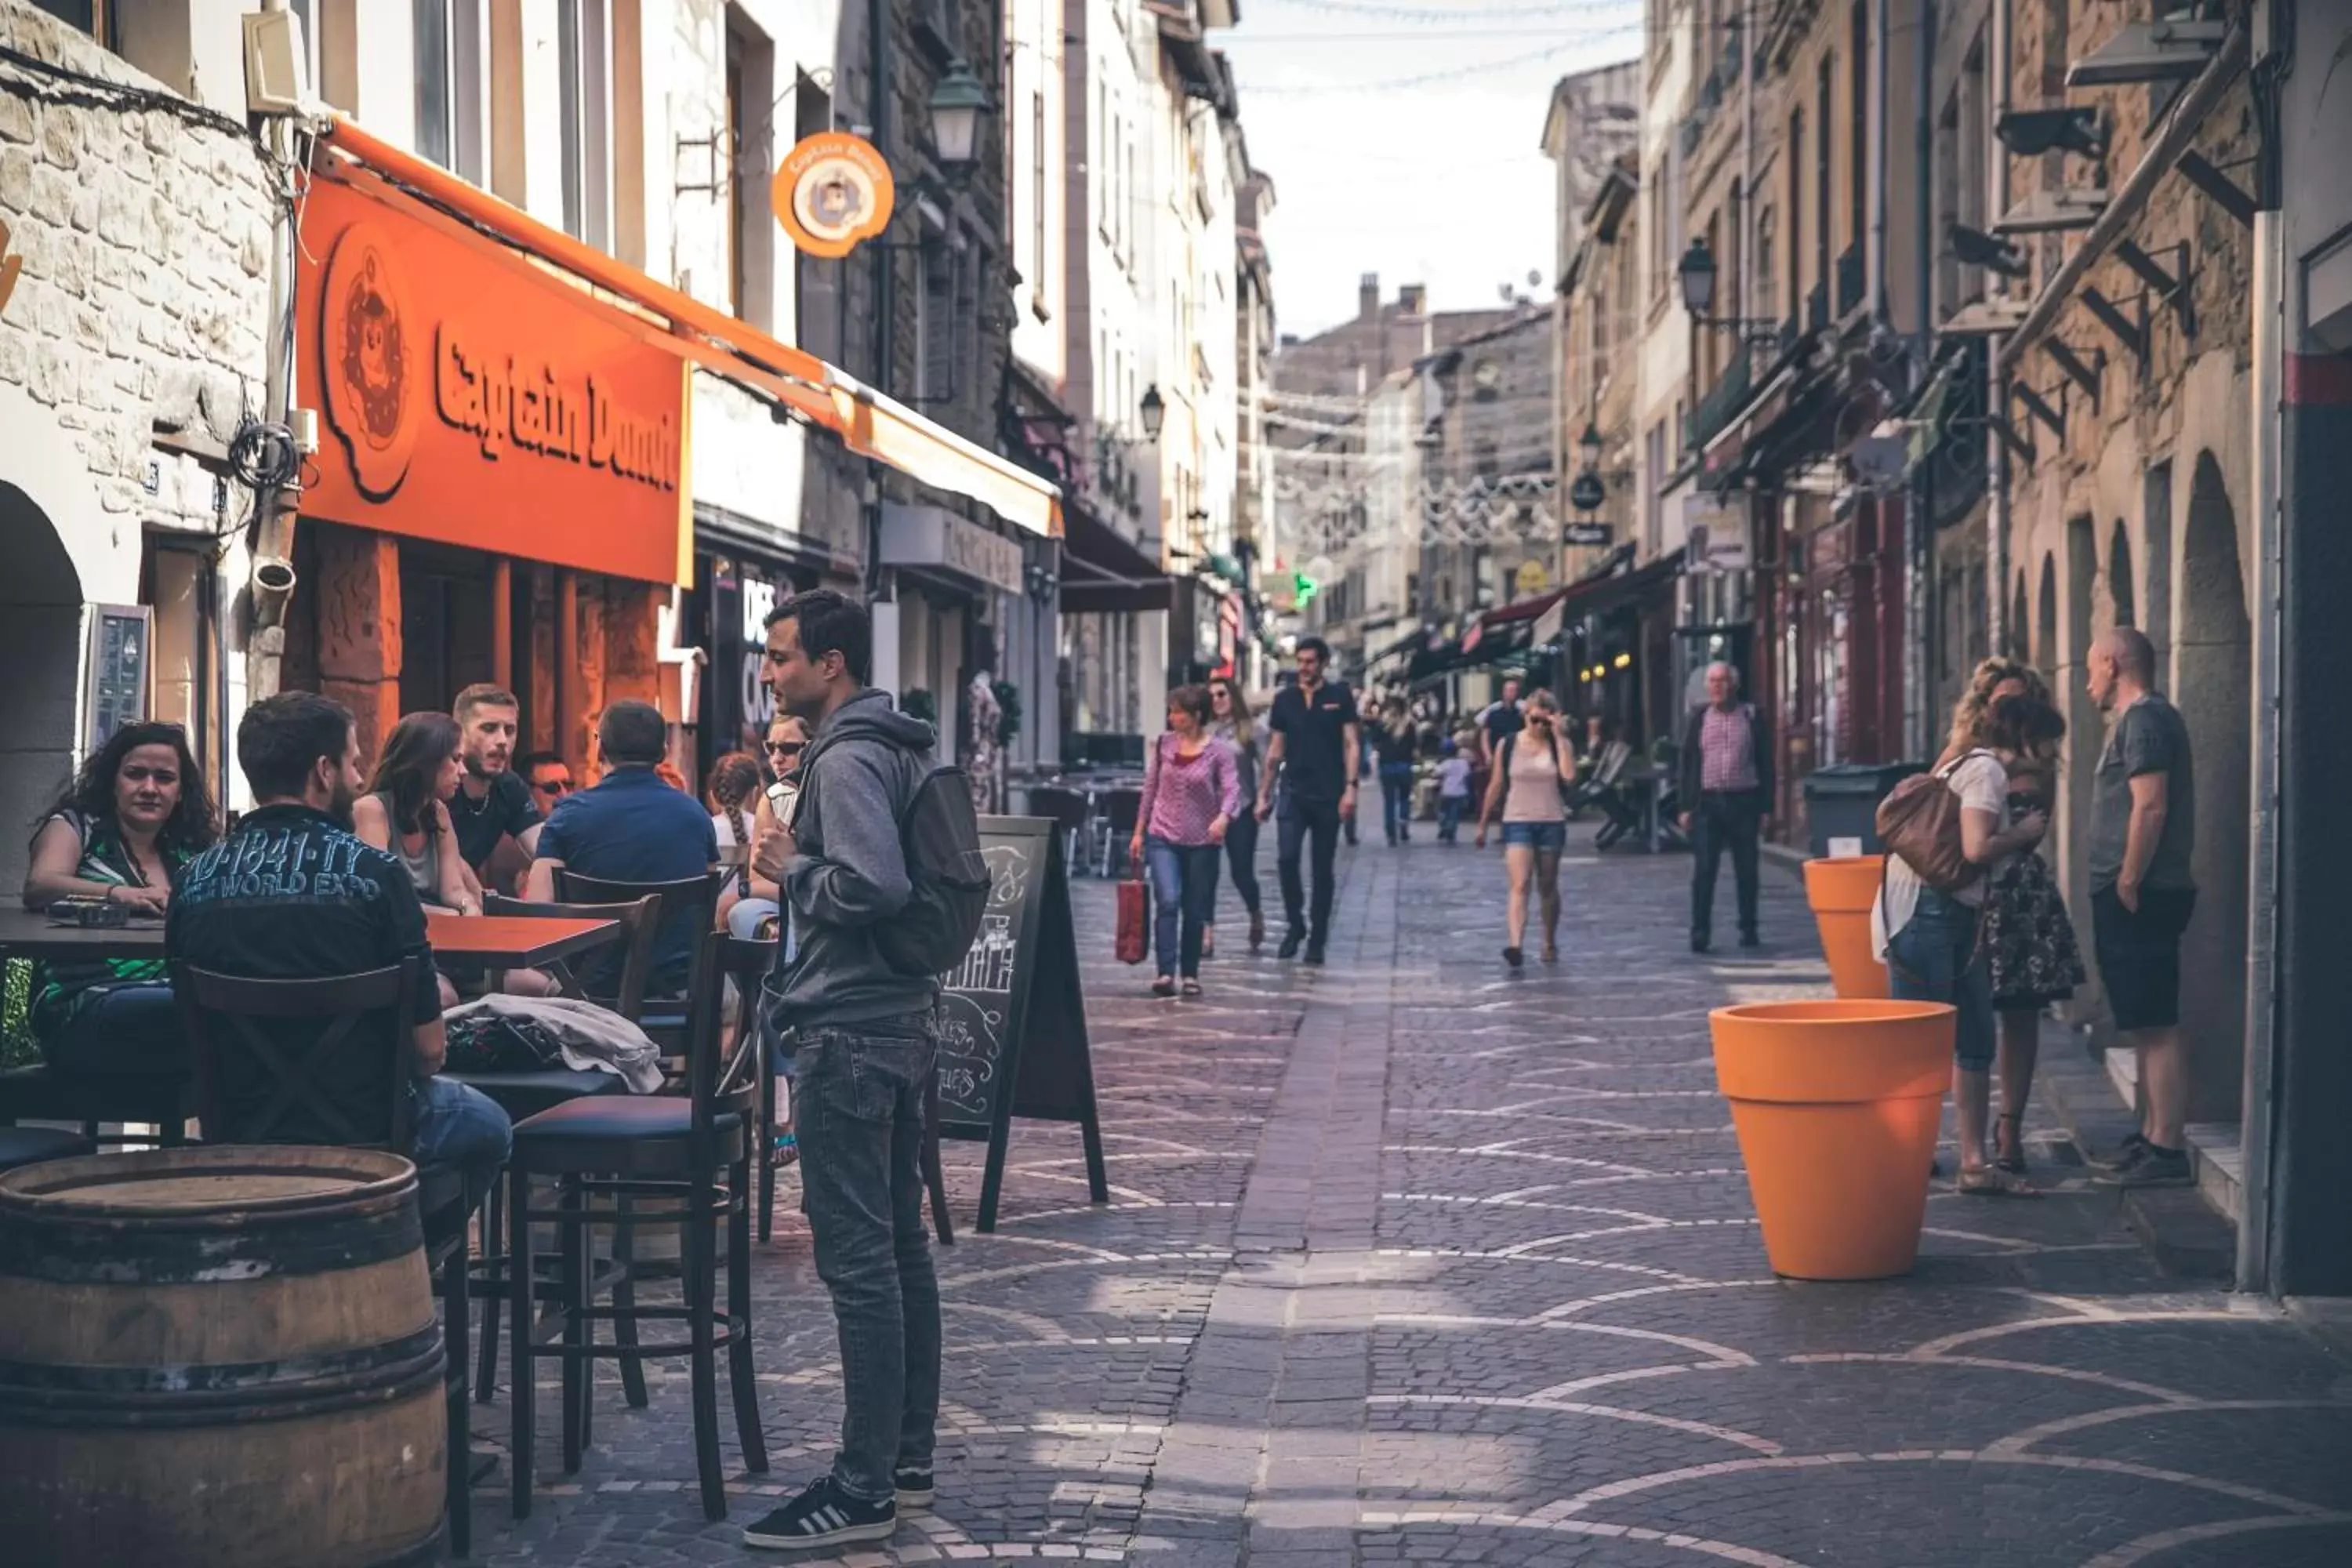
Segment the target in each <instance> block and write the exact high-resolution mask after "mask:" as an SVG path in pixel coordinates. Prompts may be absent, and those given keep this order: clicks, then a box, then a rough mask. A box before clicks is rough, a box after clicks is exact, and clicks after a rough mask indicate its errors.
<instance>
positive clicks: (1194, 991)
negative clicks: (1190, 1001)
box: [1177, 980, 1201, 996]
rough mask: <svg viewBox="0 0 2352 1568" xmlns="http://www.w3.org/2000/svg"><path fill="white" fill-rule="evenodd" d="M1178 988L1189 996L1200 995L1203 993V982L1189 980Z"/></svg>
mask: <svg viewBox="0 0 2352 1568" xmlns="http://www.w3.org/2000/svg"><path fill="white" fill-rule="evenodd" d="M1177 989H1178V990H1180V991H1181V992H1182V993H1183V994H1185V995H1187V996H1198V995H1199V994H1201V983H1200V982H1199V981H1197V980H1187V981H1185V982H1184V984H1182V985H1181V986H1179V987H1178V988H1177Z"/></svg>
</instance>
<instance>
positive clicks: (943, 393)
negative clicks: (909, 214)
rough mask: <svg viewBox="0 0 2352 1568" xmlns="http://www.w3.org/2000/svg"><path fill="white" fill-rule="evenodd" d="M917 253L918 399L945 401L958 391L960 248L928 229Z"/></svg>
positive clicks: (916, 342) (931, 401)
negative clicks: (919, 283)
mask: <svg viewBox="0 0 2352 1568" xmlns="http://www.w3.org/2000/svg"><path fill="white" fill-rule="evenodd" d="M918 255H919V259H920V265H921V270H922V293H921V296H920V298H919V300H917V303H916V310H915V371H916V378H917V384H916V401H917V402H919V403H945V402H947V401H948V400H949V399H950V398H952V397H953V396H955V395H956V384H955V373H956V360H957V357H958V356H957V353H956V332H955V308H956V293H957V285H956V268H957V266H958V264H959V262H960V261H961V247H958V246H956V245H954V244H952V243H951V242H950V240H949V238H948V237H947V236H946V235H944V234H939V233H927V234H926V235H924V237H923V246H922V249H921V250H920V251H919V253H918Z"/></svg>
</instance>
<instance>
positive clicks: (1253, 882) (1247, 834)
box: [1201, 675, 1265, 957]
mask: <svg viewBox="0 0 2352 1568" xmlns="http://www.w3.org/2000/svg"><path fill="white" fill-rule="evenodd" d="M1209 710H1210V713H1211V715H1212V717H1211V719H1210V721H1209V733H1210V734H1212V735H1214V736H1215V737H1216V738H1217V739H1218V740H1220V741H1223V742H1224V743H1225V744H1226V745H1228V746H1230V747H1232V748H1233V752H1234V773H1235V775H1236V776H1237V777H1238V778H1239V779H1240V780H1241V788H1242V799H1243V800H1244V801H1253V800H1255V799H1256V798H1257V771H1258V766H1259V764H1260V763H1262V762H1263V761H1264V760H1265V740H1264V738H1263V737H1261V736H1260V735H1259V734H1258V732H1257V724H1256V722H1255V720H1253V719H1252V718H1251V716H1250V706H1249V699H1248V698H1246V697H1244V696H1243V695H1242V688H1241V683H1240V682H1239V681H1237V680H1235V679H1234V678H1233V677H1232V676H1229V675H1220V676H1218V677H1217V678H1216V679H1213V680H1212V681H1210V682H1209ZM1225 866H1226V868H1227V869H1229V870H1230V871H1232V873H1233V877H1234V891H1235V892H1237V893H1239V894H1240V895H1241V896H1242V908H1244V909H1245V910H1248V911H1249V944H1250V951H1251V952H1256V951H1257V950H1258V949H1259V948H1261V947H1264V946H1265V900H1264V897H1263V895H1262V894H1261V893H1260V892H1259V891H1258V885H1257V816H1256V815H1255V813H1252V812H1247V811H1244V812H1240V813H1238V814H1236V815H1235V816H1234V819H1233V821H1231V822H1229V823H1227V824H1226V825H1225ZM1210 912H1211V914H1212V915H1213V914H1214V913H1215V911H1214V910H1211V911H1210ZM1216 951H1217V925H1216V921H1214V920H1213V919H1212V920H1211V921H1210V922H1209V924H1208V926H1207V928H1206V929H1205V930H1203V931H1202V932H1201V952H1202V956H1203V957H1206V956H1209V955H1211V954H1213V953H1214V952H1216Z"/></svg>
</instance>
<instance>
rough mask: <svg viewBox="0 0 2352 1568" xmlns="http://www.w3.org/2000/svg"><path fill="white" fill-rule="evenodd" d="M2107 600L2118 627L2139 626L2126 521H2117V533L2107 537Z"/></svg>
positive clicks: (2129, 538)
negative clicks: (2113, 612) (2125, 529)
mask: <svg viewBox="0 0 2352 1568" xmlns="http://www.w3.org/2000/svg"><path fill="white" fill-rule="evenodd" d="M2107 598H2108V601H2109V602H2110V603H2111V604H2112V605H2114V607H2115V612H2116V625H2117V626H2137V625H2139V610H2138V605H2137V601H2136V600H2135V599H2134V597H2133V595H2132V548H2131V535H2129V534H2128V533H2126V532H2125V531H2124V520H2123V519H2122V518H2117V519H2116V526H2115V531H2114V532H2112V533H2110V534H2109V535H2108V536H2107Z"/></svg>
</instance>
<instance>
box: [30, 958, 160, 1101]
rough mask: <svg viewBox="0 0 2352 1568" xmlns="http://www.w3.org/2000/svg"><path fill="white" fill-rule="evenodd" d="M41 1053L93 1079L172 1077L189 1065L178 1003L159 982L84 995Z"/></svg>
mask: <svg viewBox="0 0 2352 1568" xmlns="http://www.w3.org/2000/svg"><path fill="white" fill-rule="evenodd" d="M41 1054H42V1055H43V1056H44V1057H46V1058H47V1059H48V1063H49V1065H50V1066H51V1067H54V1068H57V1069H58V1071H59V1072H66V1073H76V1074H80V1075H84V1076H88V1077H92V1078H96V1077H111V1076H117V1075H122V1074H149V1073H152V1074H162V1075H165V1076H171V1077H176V1076H179V1075H182V1074H184V1073H186V1072H187V1071H188V1068H189V1062H188V1037H187V1035H186V1033H185V1032H184V1030H183V1029H182V1028H181V1026H180V1007H179V1004H178V1003H176V1002H174V1001H173V999H172V988H171V986H169V985H167V984H164V983H163V981H160V980H158V981H155V982H154V983H152V984H137V985H117V986H114V987H112V988H111V989H110V990H107V991H105V992H102V993H100V994H98V995H95V996H87V995H86V996H84V997H83V998H82V1002H81V1005H80V1006H79V1007H77V1008H75V1009H74V1012H73V1016H72V1017H71V1018H70V1019H69V1020H68V1022H67V1023H66V1025H65V1026H64V1027H63V1028H60V1029H59V1030H58V1032H57V1033H56V1034H55V1035H53V1036H51V1037H48V1038H47V1039H45V1040H43V1041H42V1042H41Z"/></svg>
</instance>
